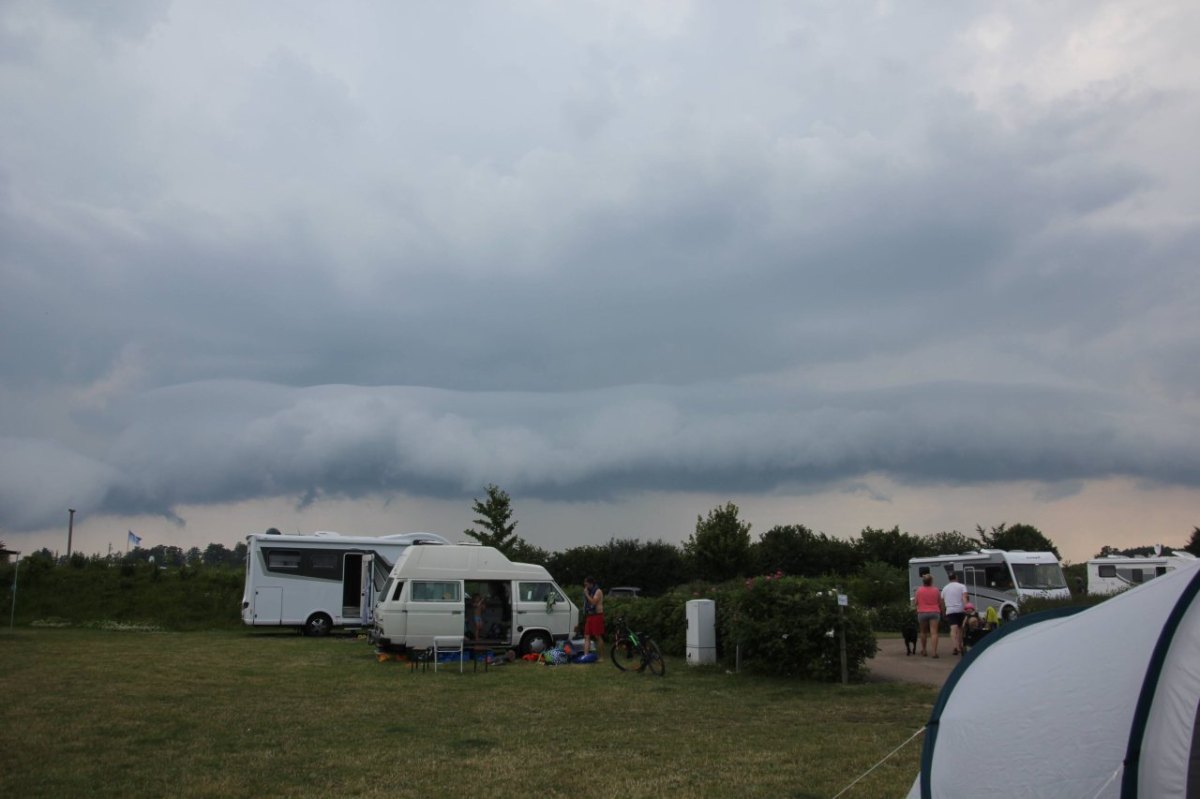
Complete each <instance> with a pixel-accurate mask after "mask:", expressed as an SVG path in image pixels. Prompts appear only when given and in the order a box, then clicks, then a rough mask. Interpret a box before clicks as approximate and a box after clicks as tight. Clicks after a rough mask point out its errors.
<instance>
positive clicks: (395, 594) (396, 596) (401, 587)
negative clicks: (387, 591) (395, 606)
mask: <svg viewBox="0 0 1200 799" xmlns="http://www.w3.org/2000/svg"><path fill="white" fill-rule="evenodd" d="M403 590H404V581H403V580H399V581H397V582H396V590H395V591H393V592H392V601H393V602H394V601H396V600H398V599H399V598H400V592H401V591H403Z"/></svg>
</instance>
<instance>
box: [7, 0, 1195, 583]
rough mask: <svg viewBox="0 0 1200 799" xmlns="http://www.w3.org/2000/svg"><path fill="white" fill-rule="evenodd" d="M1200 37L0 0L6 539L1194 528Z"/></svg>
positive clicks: (790, 14)
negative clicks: (498, 490)
mask: <svg viewBox="0 0 1200 799" xmlns="http://www.w3.org/2000/svg"><path fill="white" fill-rule="evenodd" d="M1198 38H1200V6H1198V5H1197V4H1195V3H1190V2H1182V1H1181V2H1170V1H1169V0H1149V1H1147V2H1134V1H1132V0H1120V2H1111V3H1102V2H1065V3H1053V4H1045V3H1040V2H1029V3H1006V4H957V3H951V4H945V3H939V4H930V5H924V4H908V3H889V2H870V3H868V2H841V1H839V2H819V3H792V2H780V3H739V4H730V3H723V2H712V3H691V2H683V1H679V0H676V1H675V2H665V1H664V2H653V3H647V2H644V1H643V0H638V1H637V2H628V3H623V2H609V1H608V0H606V1H605V2H590V3H589V2H572V3H551V2H533V1H526V2H510V3H493V2H488V3H470V2H462V3H437V4H428V3H421V4H417V3H395V2H378V3H372V2H360V3H337V4H331V3H316V2H311V3H303V2H302V3H286V4H285V3H282V2H278V3H270V2H263V3H253V4H248V3H242V2H214V0H194V1H192V2H173V3H172V2H151V1H147V2H133V0H128V1H125V2H115V3H98V2H92V1H91V0H77V1H75V0H58V1H57V2H45V0H28V1H26V0H8V2H5V3H3V4H0V340H2V342H3V345H2V347H0V540H4V541H6V542H7V543H8V545H9V546H10V547H11V548H17V549H25V550H29V549H33V548H37V547H41V546H49V547H50V548H52V549H58V550H65V543H66V541H65V535H64V533H65V530H66V526H67V519H68V515H67V508H69V507H70V508H76V509H77V511H78V513H77V516H76V528H75V535H76V540H75V546H76V549H82V550H83V551H85V552H99V551H103V550H104V549H105V548H106V546H107V544H108V543H110V542H111V543H113V544H114V545H115V546H116V547H117V548H123V547H124V544H125V540H124V539H125V531H126V529H134V530H135V532H138V533H139V534H142V535H143V538H144V543H143V545H144V546H150V545H153V544H157V543H166V544H177V545H181V546H185V547H187V546H191V545H193V544H199V545H201V546H202V545H203V544H205V543H208V542H210V541H217V542H221V543H225V544H227V545H229V546H232V545H233V544H234V543H235V542H236V541H238V540H241V538H242V537H243V536H244V535H245V534H246V533H248V532H259V531H261V530H263V529H265V528H266V527H269V526H277V527H281V528H284V529H288V530H301V531H305V532H307V531H311V530H314V529H335V530H341V531H342V532H346V533H352V532H364V533H371V534H381V533H391V532H406V531H410V530H415V529H434V530H435V531H437V532H443V533H448V534H451V535H455V534H458V533H459V532H460V531H461V530H462V529H463V527H465V526H468V525H469V524H470V522H471V518H472V514H471V513H470V502H471V499H472V498H473V497H480V496H482V495H483V486H484V485H485V484H486V483H489V482H494V483H497V484H499V485H500V486H501V487H503V488H504V489H506V490H507V491H509V493H510V494H512V496H513V498H514V503H515V508H516V512H517V518H518V519H519V520H520V526H519V527H518V532H519V533H523V534H524V535H525V537H526V538H527V539H529V540H530V541H531V542H533V543H536V544H538V545H541V546H544V547H547V548H549V549H561V548H564V547H567V546H574V545H578V544H583V543H602V542H604V541H607V540H608V538H610V537H612V536H616V537H622V538H624V537H629V538H633V537H637V538H641V539H643V540H647V539H658V538H664V539H666V540H675V541H678V540H681V539H682V538H684V537H686V536H687V535H688V534H689V533H690V532H691V531H692V530H693V529H694V526H695V520H696V516H697V515H700V514H705V513H707V511H708V510H709V509H711V508H712V507H714V506H716V505H718V504H722V503H724V502H725V501H727V500H733V501H737V502H738V503H739V505H740V506H741V508H742V511H743V517H744V518H746V519H747V520H748V521H751V522H752V523H753V524H754V533H755V534H757V533H761V532H765V530H766V529H768V528H769V527H770V526H771V525H773V524H777V523H797V524H807V525H809V526H810V527H813V528H814V529H819V530H823V531H825V532H827V533H829V534H831V535H838V536H841V537H852V536H854V535H855V534H857V533H858V532H859V531H860V530H861V529H862V528H863V527H865V526H868V525H869V526H874V527H887V528H890V527H892V526H893V525H900V526H901V527H902V528H903V529H905V530H907V531H910V532H914V533H917V534H927V533H936V532H940V531H942V530H948V529H959V530H962V531H964V532H971V531H973V529H974V526H975V525H976V524H983V525H984V526H991V525H994V524H998V523H1000V522H1005V521H1007V522H1009V523H1014V522H1026V523H1032V524H1036V525H1037V526H1039V527H1040V528H1041V529H1042V530H1043V532H1045V533H1046V534H1047V535H1049V536H1050V537H1051V538H1052V539H1054V540H1055V541H1056V542H1059V543H1060V546H1061V548H1062V549H1063V550H1064V554H1065V555H1067V556H1068V557H1073V558H1074V559H1076V560H1078V559H1085V558H1087V557H1089V556H1091V555H1092V554H1094V552H1095V551H1096V550H1097V549H1099V547H1100V546H1101V545H1103V544H1107V543H1112V544H1121V543H1126V544H1130V545H1139V544H1146V543H1155V542H1162V543H1166V544H1168V545H1171V544H1176V545H1182V544H1183V543H1184V542H1185V541H1186V540H1187V536H1188V535H1189V534H1190V532H1191V529H1192V527H1193V526H1194V525H1196V524H1200V369H1198V368H1197V364H1200V315H1198V314H1197V308H1200V269H1198V268H1197V267H1198V265H1197V253H1198V252H1200V182H1198V181H1197V180H1196V176H1197V175H1198V174H1200V157H1198V156H1197V147H1196V144H1195V136H1196V131H1197V130H1200V94H1198V92H1197V89H1198V85H1200V50H1198V49H1197V48H1196V46H1195V42H1196V40H1197V39H1198Z"/></svg>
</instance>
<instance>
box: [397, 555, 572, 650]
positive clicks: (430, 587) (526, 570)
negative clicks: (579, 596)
mask: <svg viewBox="0 0 1200 799" xmlns="http://www.w3.org/2000/svg"><path fill="white" fill-rule="evenodd" d="M578 623H579V609H578V608H577V607H575V604H574V603H573V602H571V601H570V600H569V599H567V595H566V592H564V591H563V590H562V589H561V588H559V586H558V584H557V583H555V582H554V580H553V578H551V577H550V573H549V572H548V571H546V569H545V568H544V567H542V566H536V565H534V564H530V563H513V562H512V561H510V560H509V559H508V558H507V557H505V555H504V553H502V552H500V551H499V550H498V549H496V548H494V547H485V546H479V545H478V544H457V545H452V546H445V547H411V548H409V549H407V550H405V551H404V552H402V553H401V554H400V557H399V558H398V559H397V561H396V565H395V566H394V567H393V568H392V573H391V574H390V575H389V576H388V578H387V582H386V583H385V584H384V587H383V590H382V591H381V592H380V594H379V601H378V602H377V603H376V605H375V627H374V634H373V638H374V640H375V643H376V645H377V646H379V647H380V648H381V649H384V650H394V651H403V650H405V649H427V648H429V647H431V646H433V639H434V637H435V636H464V638H465V639H466V641H467V642H468V644H469V643H470V642H472V641H478V642H479V643H480V644H482V645H487V646H496V647H506V648H507V647H512V648H515V649H518V650H519V651H520V652H521V654H525V653H527V652H540V651H542V650H543V649H546V648H548V647H551V646H553V644H554V642H555V641H559V640H562V639H565V638H567V637H569V636H570V634H571V631H572V630H574V629H575V625H576V624H578Z"/></svg>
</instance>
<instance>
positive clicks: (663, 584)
mask: <svg viewBox="0 0 1200 799" xmlns="http://www.w3.org/2000/svg"><path fill="white" fill-rule="evenodd" d="M546 568H547V569H549V570H550V573H551V574H553V575H554V577H555V579H556V580H558V581H559V582H560V583H561V584H563V585H579V584H580V583H582V582H583V579H584V578H585V577H588V576H592V577H595V578H596V579H597V580H598V581H599V582H600V585H601V586H602V587H604V588H611V587H613V586H615V585H633V586H637V587H639V588H641V589H642V594H643V596H656V595H659V594H663V593H666V592H667V591H668V590H670V589H672V588H674V587H675V586H677V585H681V584H683V583H686V582H687V581H688V578H689V576H690V575H689V574H688V568H687V563H686V561H685V558H684V555H683V552H682V551H681V550H680V548H679V547H677V546H675V545H674V544H668V543H666V542H664V541H647V542H645V543H642V542H641V541H639V540H638V539H636V538H634V539H620V540H618V539H615V538H613V539H609V542H608V543H607V544H604V545H603V546H596V545H589V546H581V547H571V548H569V549H565V550H563V551H562V552H555V553H553V554H552V555H550V558H549V560H548V562H547V563H546Z"/></svg>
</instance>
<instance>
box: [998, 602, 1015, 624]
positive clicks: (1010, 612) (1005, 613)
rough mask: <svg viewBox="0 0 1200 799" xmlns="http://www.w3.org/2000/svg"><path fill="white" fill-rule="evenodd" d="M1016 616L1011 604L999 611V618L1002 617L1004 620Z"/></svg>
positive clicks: (1010, 619) (1009, 619)
mask: <svg viewBox="0 0 1200 799" xmlns="http://www.w3.org/2000/svg"><path fill="white" fill-rule="evenodd" d="M1016 617H1017V609H1016V608H1014V607H1013V606H1012V605H1009V606H1008V607H1006V608H1005V609H1004V610H1002V611H1000V618H1002V619H1004V620H1005V621H1012V620H1013V619H1015V618H1016Z"/></svg>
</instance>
